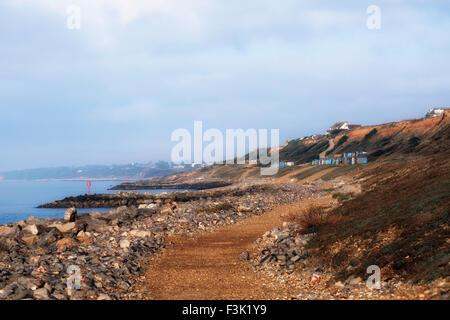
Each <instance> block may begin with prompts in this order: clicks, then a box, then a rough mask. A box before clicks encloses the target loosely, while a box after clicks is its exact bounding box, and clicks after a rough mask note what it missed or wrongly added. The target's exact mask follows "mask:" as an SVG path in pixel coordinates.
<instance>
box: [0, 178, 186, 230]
mask: <svg viewBox="0 0 450 320" xmlns="http://www.w3.org/2000/svg"><path fill="white" fill-rule="evenodd" d="M122 182H124V181H119V180H113V181H106V180H102V181H99V180H91V188H90V192H91V194H94V193H115V192H118V190H108V189H109V188H111V187H113V186H115V185H118V184H120V183H122ZM126 182H130V181H129V180H128V181H126ZM126 191H131V190H126ZM136 191H138V192H150V193H162V192H171V191H180V190H168V189H165V190H136ZM87 193H88V187H87V181H73V180H64V181H62V180H57V181H55V180H45V181H41V180H39V181H31V180H30V181H28V180H0V225H2V224H6V223H13V222H17V221H21V220H25V219H27V218H29V217H30V216H34V217H36V218H52V219H53V218H62V217H63V216H64V212H65V211H66V209H47V208H37V206H38V205H41V204H44V203H48V202H52V201H55V200H61V199H63V198H65V197H70V196H78V195H83V194H87ZM108 210H109V209H107V208H90V209H79V210H78V211H79V212H91V211H100V212H106V211H108Z"/></svg>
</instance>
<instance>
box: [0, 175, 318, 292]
mask: <svg viewBox="0 0 450 320" xmlns="http://www.w3.org/2000/svg"><path fill="white" fill-rule="evenodd" d="M316 193H320V192H319V191H317V190H316V189H315V188H314V187H305V186H300V185H290V184H263V183H262V184H251V185H237V186H235V187H231V188H225V190H206V191H195V192H174V193H163V194H142V193H136V192H134V193H125V192H118V193H116V194H112V195H95V196H86V195H85V196H79V197H71V198H66V199H63V200H61V201H55V202H52V203H50V204H46V205H44V206H42V207H46V208H65V207H68V208H70V209H68V210H67V211H66V216H65V218H64V219H37V218H34V217H30V218H29V219H27V220H25V221H20V222H18V223H13V224H7V225H3V226H0V299H124V298H138V297H137V296H136V294H135V293H134V292H133V290H132V288H133V285H134V281H135V279H136V278H137V277H139V276H142V275H143V274H144V268H143V267H142V263H143V262H144V261H146V260H147V259H148V257H149V255H152V254H154V253H155V252H157V251H158V250H159V249H161V248H162V247H164V245H165V239H166V238H167V237H168V236H170V235H174V234H180V235H185V236H194V235H196V234H198V233H199V232H205V231H211V230H213V229H215V228H217V227H220V226H223V225H228V224H232V223H235V222H237V221H240V220H242V219H245V218H246V217H248V216H251V215H258V214H261V213H263V212H266V211H268V210H270V209H272V208H274V207H276V206H278V205H281V204H289V203H292V202H295V201H299V200H301V199H304V198H308V197H310V196H311V195H313V194H316ZM108 206H112V207H116V208H115V209H112V210H109V211H108V212H106V213H100V212H92V213H89V214H88V213H77V210H76V209H75V208H86V207H108ZM74 268H75V269H77V268H79V271H80V280H81V288H80V289H79V290H70V289H69V288H68V285H67V280H68V279H69V278H70V279H73V275H71V274H69V271H70V270H71V269H72V270H73V269H74Z"/></svg>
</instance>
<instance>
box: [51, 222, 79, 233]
mask: <svg viewBox="0 0 450 320" xmlns="http://www.w3.org/2000/svg"><path fill="white" fill-rule="evenodd" d="M50 227H54V228H56V229H58V231H59V232H61V233H69V232H73V231H75V227H76V225H75V222H69V223H64V224H60V223H57V224H52V225H50Z"/></svg>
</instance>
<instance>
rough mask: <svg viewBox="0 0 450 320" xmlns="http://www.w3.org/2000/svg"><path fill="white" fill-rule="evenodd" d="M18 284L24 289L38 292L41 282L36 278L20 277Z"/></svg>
mask: <svg viewBox="0 0 450 320" xmlns="http://www.w3.org/2000/svg"><path fill="white" fill-rule="evenodd" d="M17 284H18V285H19V286H21V287H22V288H24V289H28V290H32V291H34V290H36V289H37V288H38V287H39V285H40V284H41V283H40V281H39V280H37V279H34V278H27V277H20V278H18V279H17Z"/></svg>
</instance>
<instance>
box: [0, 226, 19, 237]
mask: <svg viewBox="0 0 450 320" xmlns="http://www.w3.org/2000/svg"><path fill="white" fill-rule="evenodd" d="M17 232H18V228H17V227H8V226H1V227H0V237H5V238H9V237H12V236H14V235H16V234H17Z"/></svg>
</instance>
